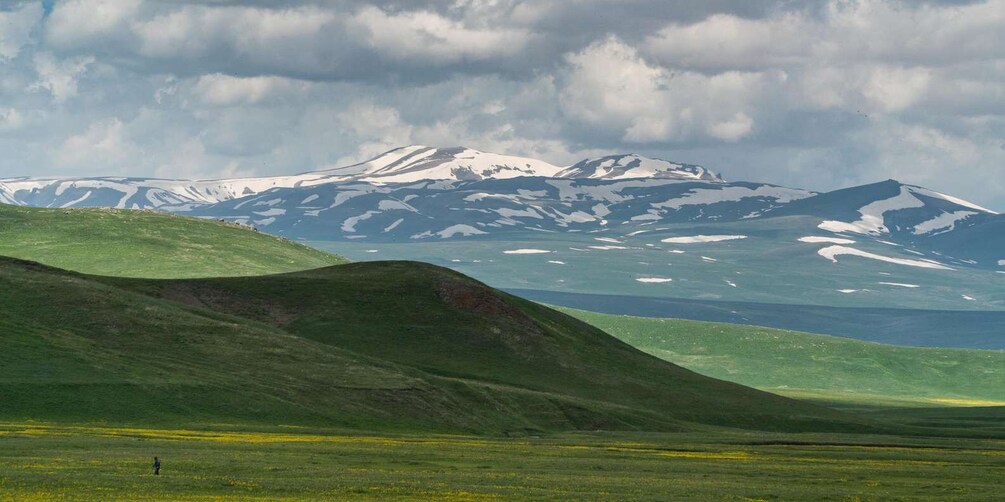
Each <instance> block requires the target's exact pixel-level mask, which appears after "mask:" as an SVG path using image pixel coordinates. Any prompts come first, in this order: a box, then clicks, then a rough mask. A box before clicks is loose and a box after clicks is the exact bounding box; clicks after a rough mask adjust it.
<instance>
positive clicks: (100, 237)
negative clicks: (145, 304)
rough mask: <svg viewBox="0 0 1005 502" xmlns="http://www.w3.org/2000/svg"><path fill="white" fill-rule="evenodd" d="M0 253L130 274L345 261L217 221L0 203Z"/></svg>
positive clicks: (192, 273)
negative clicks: (40, 207)
mask: <svg viewBox="0 0 1005 502" xmlns="http://www.w3.org/2000/svg"><path fill="white" fill-rule="evenodd" d="M0 255H3V256H13V257H16V258H21V259H25V260H31V261H37V262H39V263H44V264H46V265H51V266H54V267H59V268H63V269H67V270H75V271H79V272H84V273H90V274H98V275H117V276H126V277H151V278H172V277H220V276H243V275H262V274H271V273H281V272H290V271H295V270H306V269H312V268H318V267H325V266H329V265H335V264H339V263H344V262H345V260H344V259H342V258H340V257H337V256H334V255H331V254H328V253H325V252H322V251H318V250H315V249H312V248H309V247H307V246H303V245H300V244H295V243H292V242H290V241H287V240H283V239H280V238H277V237H273V236H270V235H267V234H263V233H259V232H255V231H252V230H251V229H249V228H247V227H242V226H239V225H234V224H229V223H221V222H217V221H212V220H202V219H194V218H184V217H179V216H173V215H168V214H163V213H155V212H150V211H129V210H115V209H72V210H71V209H39V208H29V207H20V206H8V205H3V204H0Z"/></svg>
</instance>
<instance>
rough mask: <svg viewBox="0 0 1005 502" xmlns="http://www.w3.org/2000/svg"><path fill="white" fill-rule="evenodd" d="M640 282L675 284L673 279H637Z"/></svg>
mask: <svg viewBox="0 0 1005 502" xmlns="http://www.w3.org/2000/svg"><path fill="white" fill-rule="evenodd" d="M635 280H636V281H639V282H644V283H649V284H659V283H664V282H673V279H670V278H668V277H639V278H637V279H635Z"/></svg>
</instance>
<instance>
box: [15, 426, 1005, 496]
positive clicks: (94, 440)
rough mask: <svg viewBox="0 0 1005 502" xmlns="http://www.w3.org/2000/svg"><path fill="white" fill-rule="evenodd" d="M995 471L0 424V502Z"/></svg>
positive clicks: (971, 463) (685, 448)
mask: <svg viewBox="0 0 1005 502" xmlns="http://www.w3.org/2000/svg"><path fill="white" fill-rule="evenodd" d="M154 456H158V457H160V458H161V459H162V462H163V468H162V472H161V475H160V476H157V477H155V476H153V475H152V473H151V466H150V464H151V463H152V460H153V457H154ZM1003 470H1005V441H1000V440H963V439H932V438H900V437H879V436H856V435H820V434H813V435H808V434H799V435H793V434H762V433H745V432H732V431H725V432H724V431H709V432H707V433H683V434H658V435H650V434H576V435H557V436H547V437H543V438H514V439H503V438H496V439H486V438H476V437H463V436H381V437H378V436H366V435H348V434H345V433H337V432H331V431H319V430H310V429H301V428H271V429H268V430H249V428H244V429H240V428H236V427H233V426H231V427H228V426H223V425H215V426H213V427H212V428H208V429H202V430H178V429H139V428H120V427H113V426H86V425H80V426H70V425H65V424H62V425H52V424H38V423H8V424H0V499H4V500H53V499H59V500H78V499H86V500H95V499H98V500H102V499H114V500H123V499H125V500H169V499H170V500H193V499H199V500H206V499H219V500H249V499H262V500H266V499H267V500H281V499H303V498H310V499H343V498H350V497H352V498H357V497H358V498H372V499H436V500H443V499H456V500H473V499H477V500H483V499H507V500H509V499H524V498H533V499H556V500H568V499H573V498H575V499H621V500H625V499H631V500H646V499H663V500H668V499H676V500H681V499H698V500H778V499H781V500H879V499H882V500H891V499H894V500H896V499H912V500H923V499H967V500H991V499H994V498H996V497H1000V495H1001V487H1002V473H1003V472H1005V471H1003ZM999 500H1000V499H999Z"/></svg>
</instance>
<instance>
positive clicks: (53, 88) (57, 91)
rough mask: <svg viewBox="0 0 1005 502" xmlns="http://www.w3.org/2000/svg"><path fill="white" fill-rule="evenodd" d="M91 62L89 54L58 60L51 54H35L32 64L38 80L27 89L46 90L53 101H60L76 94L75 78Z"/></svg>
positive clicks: (81, 73) (85, 69)
mask: <svg viewBox="0 0 1005 502" xmlns="http://www.w3.org/2000/svg"><path fill="white" fill-rule="evenodd" d="M93 62H94V57H91V56H86V57H75V58H70V59H64V60H58V59H56V58H55V57H54V56H53V55H52V54H48V53H40V54H36V55H35V60H34V66H35V72H36V73H37V74H38V80H36V81H35V82H34V83H33V84H31V86H30V87H29V89H30V90H45V91H48V92H49V94H51V95H52V99H53V100H54V101H55V102H57V103H62V102H64V101H66V100H67V99H70V98H72V97H74V96H76V95H77V79H78V78H79V77H80V76H81V75H83V73H84V72H85V71H87V67H88V66H90V65H91V63H93Z"/></svg>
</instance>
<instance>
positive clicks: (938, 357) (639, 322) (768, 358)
mask: <svg viewBox="0 0 1005 502" xmlns="http://www.w3.org/2000/svg"><path fill="white" fill-rule="evenodd" d="M559 310H562V311H563V312H566V313H568V314H570V315H572V316H574V317H577V318H579V319H581V320H583V321H586V322H588V323H590V324H592V325H594V326H596V327H598V328H600V329H602V330H604V331H606V332H607V333H609V334H611V335H613V336H614V337H616V338H618V339H620V340H622V341H624V342H626V343H628V344H630V345H632V346H634V347H636V348H638V349H640V350H642V351H644V352H648V353H650V354H652V355H654V356H656V357H659V358H661V359H664V360H666V361H670V362H672V363H674V364H678V365H681V366H683V367H685V368H688V369H690V370H693V371H696V372H698V373H701V374H703V375H708V376H712V377H715V378H721V379H723V380H729V381H732V382H737V383H741V384H743V385H749V386H751V387H756V388H759V389H762V390H767V391H769V392H773V393H776V394H782V395H787V396H791V397H796V398H800V399H810V400H814V401H822V402H827V403H828V404H836V405H839V406H846V407H847V406H849V405H850V406H853V407H854V406H857V405H867V406H882V407H928V406H1005V351H1001V350H970V349H936V348H918V347H900V346H894V345H884V344H878V343H871V342H863V341H860V340H852V339H849V338H841V337H834V336H827V335H815V334H808V333H799V332H796V331H785V330H779V329H771V328H762V327H758V326H743V325H737V324H721V323H709V322H700V321H688V320H679V319H654V318H643V317H629V316H616V315H609V314H598V313H594V312H586V311H582V310H574V309H565V308H560V309H559Z"/></svg>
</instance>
